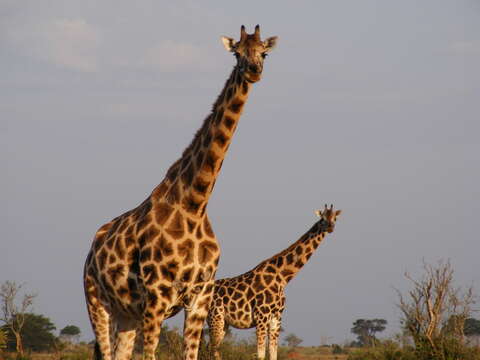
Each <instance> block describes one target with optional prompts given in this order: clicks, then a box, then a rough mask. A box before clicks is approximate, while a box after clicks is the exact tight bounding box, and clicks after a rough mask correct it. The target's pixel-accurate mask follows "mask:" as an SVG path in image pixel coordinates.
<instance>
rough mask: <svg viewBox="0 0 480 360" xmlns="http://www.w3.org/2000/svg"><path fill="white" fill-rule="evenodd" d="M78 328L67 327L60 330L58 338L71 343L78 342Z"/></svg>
mask: <svg viewBox="0 0 480 360" xmlns="http://www.w3.org/2000/svg"><path fill="white" fill-rule="evenodd" d="M80 333H81V332H80V328H79V327H78V326H75V325H67V326H65V327H64V328H63V329H62V330H60V337H61V338H63V339H65V340H66V341H68V342H70V343H73V342H78V340H79V338H80Z"/></svg>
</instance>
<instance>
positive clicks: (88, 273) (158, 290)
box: [84, 25, 276, 360]
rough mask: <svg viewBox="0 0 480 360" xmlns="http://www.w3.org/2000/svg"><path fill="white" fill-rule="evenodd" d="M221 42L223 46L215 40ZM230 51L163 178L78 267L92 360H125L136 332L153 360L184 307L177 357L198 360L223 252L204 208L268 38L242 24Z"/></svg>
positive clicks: (101, 233) (98, 237)
mask: <svg viewBox="0 0 480 360" xmlns="http://www.w3.org/2000/svg"><path fill="white" fill-rule="evenodd" d="M222 41H223V42H224V44H225V40H222ZM228 41H229V43H230V46H229V51H232V52H233V53H234V54H235V57H236V61H237V63H236V65H235V67H234V68H233V71H232V72H231V74H230V76H229V78H228V80H227V81H226V83H225V86H224V88H223V90H222V91H221V93H220V95H219V97H218V99H217V100H216V101H215V103H214V104H213V108H212V111H211V112H210V114H209V115H208V116H207V117H206V119H205V120H204V122H203V124H202V126H201V127H200V129H199V130H198V131H197V133H196V134H195V136H194V138H193V140H192V142H191V143H190V145H189V146H188V147H187V148H186V149H185V150H184V152H183V154H182V156H181V158H180V159H178V160H177V161H176V162H175V163H173V165H171V167H170V168H169V169H168V171H167V173H166V175H165V178H164V179H163V180H162V182H161V183H160V184H159V185H158V186H157V187H156V188H155V189H154V190H153V191H152V193H151V195H150V196H149V197H148V198H147V199H146V200H145V201H144V202H142V203H141V204H140V205H139V206H137V207H136V208H134V209H132V210H130V211H127V212H126V213H124V214H122V215H120V216H118V217H116V218H114V219H113V220H112V221H110V222H108V223H107V224H105V225H103V226H102V227H101V228H100V229H99V230H98V231H97V233H96V234H95V237H94V240H93V243H92V246H91V249H90V251H89V253H88V256H87V259H86V262H85V268H84V288H85V297H86V302H87V309H88V313H89V317H90V321H91V323H92V327H93V331H94V333H95V338H96V345H95V359H98V360H99V359H103V360H112V359H114V360H127V359H128V360H129V359H130V358H131V355H132V350H133V345H134V340H135V337H136V334H137V328H140V329H141V331H142V332H143V339H144V340H143V346H144V358H145V359H146V360H152V359H154V358H155V355H154V353H155V350H156V348H157V344H158V339H159V334H160V328H161V325H162V321H163V320H164V319H167V318H169V317H171V316H174V315H175V314H177V313H178V312H179V311H181V310H182V309H184V310H185V324H184V333H183V337H184V358H185V359H188V360H195V359H197V353H198V348H199V343H200V336H201V331H202V328H203V323H204V320H205V318H206V317H207V313H208V308H209V304H210V301H211V299H212V296H213V288H214V277H215V272H216V270H217V265H218V260H219V256H220V248H219V246H218V242H217V239H216V237H215V234H214V232H213V229H212V226H211V224H210V221H209V219H208V216H207V204H208V200H209V198H210V195H211V193H212V191H213V188H214V185H215V181H216V179H217V176H218V174H219V173H220V169H221V167H222V163H223V160H224V158H225V155H226V153H227V150H228V148H229V145H230V142H231V140H232V137H233V135H234V132H235V130H236V128H237V124H238V121H239V119H240V116H241V114H242V112H243V108H244V105H245V103H246V101H247V99H248V95H249V92H250V90H251V87H252V84H253V83H255V82H256V81H258V80H260V77H261V74H262V71H263V63H264V59H265V56H266V54H267V52H269V51H270V50H271V49H272V48H273V46H274V45H275V43H276V37H275V38H269V39H267V40H266V41H262V40H261V38H260V28H259V26H258V25H257V27H256V28H255V32H254V33H253V34H247V33H246V32H245V28H244V27H243V26H242V28H241V32H240V40H239V41H234V40H233V39H232V41H230V40H228Z"/></svg>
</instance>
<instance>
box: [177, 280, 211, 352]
mask: <svg viewBox="0 0 480 360" xmlns="http://www.w3.org/2000/svg"><path fill="white" fill-rule="evenodd" d="M213 287H214V282H213V280H212V281H208V282H206V283H205V285H204V286H203V287H202V290H201V291H200V292H199V293H198V295H195V296H194V299H195V300H194V301H193V302H192V303H191V304H189V305H188V306H186V308H185V322H184V329H183V341H184V345H185V346H184V349H185V350H184V359H185V360H196V359H197V357H198V349H199V347H200V340H201V336H202V330H203V324H204V323H205V319H206V318H207V315H208V309H209V307H210V302H211V300H212V296H213Z"/></svg>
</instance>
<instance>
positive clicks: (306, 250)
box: [266, 222, 326, 284]
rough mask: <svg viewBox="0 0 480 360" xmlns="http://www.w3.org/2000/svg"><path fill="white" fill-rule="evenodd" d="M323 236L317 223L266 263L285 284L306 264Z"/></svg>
mask: <svg viewBox="0 0 480 360" xmlns="http://www.w3.org/2000/svg"><path fill="white" fill-rule="evenodd" d="M325 235H326V231H323V230H322V229H320V224H319V223H318V222H317V223H316V224H315V225H313V226H312V227H311V228H310V230H308V231H307V232H306V233H305V234H303V235H302V236H301V237H300V239H298V240H297V241H296V242H294V243H293V244H292V245H290V246H289V247H288V248H286V249H285V250H283V251H282V252H280V253H278V254H277V255H274V256H272V257H271V258H270V259H268V260H267V261H266V262H267V263H269V265H271V266H273V267H275V268H276V273H277V274H279V275H280V277H281V279H282V282H283V283H284V284H287V283H288V282H289V281H290V280H292V279H293V278H294V277H295V275H297V273H298V272H299V271H300V269H301V268H302V267H303V266H304V265H305V264H306V263H307V262H308V260H309V259H310V257H311V256H312V254H313V253H314V252H315V250H316V249H317V248H318V245H320V243H321V242H322V240H323V239H324V237H325Z"/></svg>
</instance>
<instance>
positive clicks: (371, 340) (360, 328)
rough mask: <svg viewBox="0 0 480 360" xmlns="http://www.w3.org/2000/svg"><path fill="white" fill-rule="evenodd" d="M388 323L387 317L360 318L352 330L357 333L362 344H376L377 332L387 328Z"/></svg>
mask: <svg viewBox="0 0 480 360" xmlns="http://www.w3.org/2000/svg"><path fill="white" fill-rule="evenodd" d="M386 325H387V320H385V319H358V320H356V321H355V322H354V323H353V327H352V328H351V330H350V331H351V332H352V333H354V334H355V335H357V341H358V343H359V344H360V345H361V346H374V345H375V342H376V340H377V338H376V336H375V334H376V333H378V332H382V331H383V330H385V326H386Z"/></svg>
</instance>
